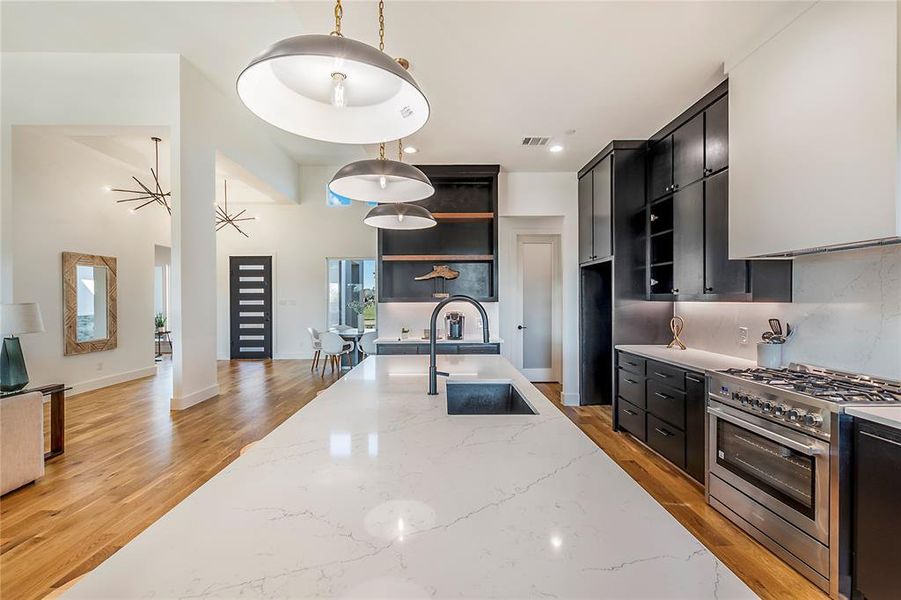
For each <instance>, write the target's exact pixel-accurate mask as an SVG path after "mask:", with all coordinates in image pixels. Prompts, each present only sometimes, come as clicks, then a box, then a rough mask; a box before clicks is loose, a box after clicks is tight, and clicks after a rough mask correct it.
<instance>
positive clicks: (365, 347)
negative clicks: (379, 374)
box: [358, 331, 379, 358]
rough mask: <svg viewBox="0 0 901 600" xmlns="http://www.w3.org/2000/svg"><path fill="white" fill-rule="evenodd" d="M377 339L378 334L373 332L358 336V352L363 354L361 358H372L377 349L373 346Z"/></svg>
mask: <svg viewBox="0 0 901 600" xmlns="http://www.w3.org/2000/svg"><path fill="white" fill-rule="evenodd" d="M378 337H379V334H378V333H376V332H375V331H370V332H369V333H364V334H363V335H362V336H360V341H359V342H358V344H360V352H362V353H363V357H364V358H365V357H367V356H373V355H374V354H377V351H378V347H377V346H376V345H375V340H376V338H378Z"/></svg>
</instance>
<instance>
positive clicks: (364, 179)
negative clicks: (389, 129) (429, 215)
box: [328, 140, 435, 202]
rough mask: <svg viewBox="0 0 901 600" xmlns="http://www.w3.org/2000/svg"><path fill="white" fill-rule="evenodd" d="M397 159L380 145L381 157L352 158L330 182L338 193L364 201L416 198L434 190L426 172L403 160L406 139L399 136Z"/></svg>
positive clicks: (424, 196) (331, 188) (429, 193)
mask: <svg viewBox="0 0 901 600" xmlns="http://www.w3.org/2000/svg"><path fill="white" fill-rule="evenodd" d="M397 143H398V160H389V159H387V158H385V145H384V144H380V145H379V157H378V158H377V159H371V158H370V159H366V160H358V161H356V162H352V163H350V164H349V165H345V166H343V167H341V168H340V169H339V170H338V172H337V173H335V176H334V177H332V180H331V181H330V182H329V184H328V188H329V189H330V190H331V191H332V192H333V193H335V194H338V195H339V196H344V197H345V198H350V199H351V200H360V201H361V202H414V201H416V200H424V199H426V198H428V197H429V196H431V195H432V194H434V193H435V188H434V187H432V182H431V181H429V178H428V177H427V176H426V174H425V173H423V172H422V171H420V170H419V169H417V168H416V167H414V166H413V165H408V164H406V163H404V162H403V151H402V149H401V148H402V145H403V142H402V141H401V140H398V142H397Z"/></svg>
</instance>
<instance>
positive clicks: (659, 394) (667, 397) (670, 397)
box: [654, 392, 673, 400]
mask: <svg viewBox="0 0 901 600" xmlns="http://www.w3.org/2000/svg"><path fill="white" fill-rule="evenodd" d="M654 395H655V396H659V397H661V398H663V399H664V400H672V399H673V397H672V396H667V395H666V394H661V393H660V392H654Z"/></svg>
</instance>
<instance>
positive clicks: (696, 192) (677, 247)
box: [672, 185, 704, 297]
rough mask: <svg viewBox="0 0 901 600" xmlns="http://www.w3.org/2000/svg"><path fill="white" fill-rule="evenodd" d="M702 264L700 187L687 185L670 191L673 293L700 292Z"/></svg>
mask: <svg viewBox="0 0 901 600" xmlns="http://www.w3.org/2000/svg"><path fill="white" fill-rule="evenodd" d="M703 264H704V188H703V186H701V185H691V186H688V187H687V188H685V189H682V190H679V191H678V192H676V193H675V194H674V195H673V287H672V293H673V295H675V296H677V297H678V296H691V297H695V296H698V295H699V294H701V292H702V289H703V287H704V270H703Z"/></svg>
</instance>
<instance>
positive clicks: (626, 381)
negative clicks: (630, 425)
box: [617, 369, 645, 408]
mask: <svg viewBox="0 0 901 600" xmlns="http://www.w3.org/2000/svg"><path fill="white" fill-rule="evenodd" d="M617 390H618V391H617V393H618V394H619V396H620V397H621V398H625V399H626V400H628V401H629V402H631V403H632V404H634V405H635V406H639V407H641V408H644V407H645V396H644V394H645V389H644V377H642V376H641V375H636V374H635V373H630V372H629V371H624V370H623V369H619V370H618V377H617Z"/></svg>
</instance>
